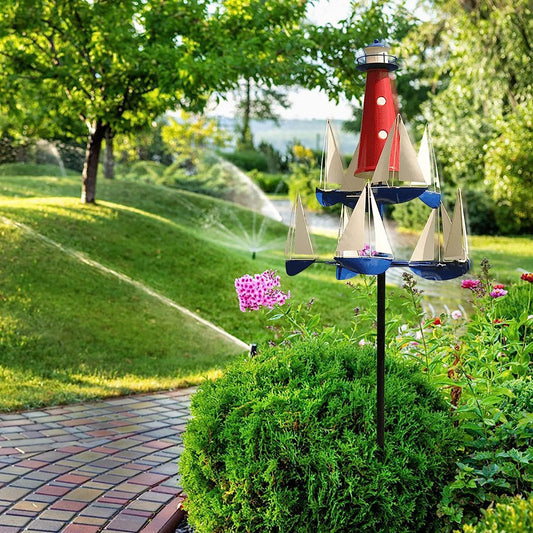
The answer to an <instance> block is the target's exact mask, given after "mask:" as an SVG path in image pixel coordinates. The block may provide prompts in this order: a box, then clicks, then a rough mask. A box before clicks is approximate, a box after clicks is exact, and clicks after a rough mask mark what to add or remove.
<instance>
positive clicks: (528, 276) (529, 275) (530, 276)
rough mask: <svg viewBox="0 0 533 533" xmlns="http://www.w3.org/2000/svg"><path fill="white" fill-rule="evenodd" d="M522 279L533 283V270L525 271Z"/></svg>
mask: <svg viewBox="0 0 533 533" xmlns="http://www.w3.org/2000/svg"><path fill="white" fill-rule="evenodd" d="M520 279H523V280H524V281H529V283H533V272H525V273H524V274H522V275H521V276H520Z"/></svg>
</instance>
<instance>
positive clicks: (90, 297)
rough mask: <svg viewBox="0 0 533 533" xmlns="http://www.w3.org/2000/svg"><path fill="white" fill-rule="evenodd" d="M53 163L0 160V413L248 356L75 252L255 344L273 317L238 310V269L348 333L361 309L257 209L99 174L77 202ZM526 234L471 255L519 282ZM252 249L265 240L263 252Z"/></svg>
mask: <svg viewBox="0 0 533 533" xmlns="http://www.w3.org/2000/svg"><path fill="white" fill-rule="evenodd" d="M53 171H54V169H53V168H49V169H45V170H43V168H31V167H29V166H23V167H21V166H10V167H7V168H6V167H4V168H2V167H0V237H1V238H0V251H1V254H2V255H1V259H2V260H1V261H0V342H1V344H0V410H11V409H20V408H25V407H34V406H42V405H52V404H58V403H65V402H72V401H78V400H80V399H87V398H97V397H105V396H112V395H119V394H126V393H130V392H141V391H150V390H161V389H164V388H173V387H180V386H185V385H189V384H195V383H198V382H199V381H200V380H201V379H203V378H204V377H205V376H206V375H214V374H216V373H217V372H220V371H221V370H222V369H223V368H224V366H225V365H226V364H227V362H229V361H230V360H232V359H233V358H234V357H236V356H239V354H241V353H242V352H243V350H242V345H239V344H236V343H233V342H231V341H230V340H228V339H227V338H225V337H223V336H220V335H219V334H217V333H216V332H214V331H213V330H212V329H209V328H206V327H205V326H204V325H201V324H199V323H198V322H197V321H195V320H193V319H191V318H189V317H187V316H185V315H183V314H182V313H181V312H180V311H178V310H177V309H175V308H173V307H170V306H169V305H167V304H165V303H164V302H162V301H161V300H159V299H157V298H155V297H153V296H150V295H148V294H146V293H145V292H143V291H142V290H139V288H137V287H135V286H132V285H131V284H130V283H128V282H126V281H124V280H121V279H119V278H117V277H116V276H114V275H110V274H108V273H105V272H103V271H102V270H98V269H95V268H94V266H91V264H90V263H87V262H83V261H81V260H80V255H78V256H76V255H75V254H81V259H83V258H87V259H90V260H91V261H95V262H98V263H99V264H100V265H102V267H105V268H108V269H111V270H113V271H115V272H117V273H119V274H124V275H126V276H128V277H129V278H131V279H132V280H135V281H136V282H139V283H141V284H144V285H145V286H147V287H148V288H149V289H152V290H155V291H157V292H158V293H159V294H161V295H163V296H165V297H167V298H170V299H171V300H172V301H174V302H176V303H177V304H179V305H180V306H183V307H185V308H187V309H189V310H190V311H192V312H193V313H195V314H197V315H198V316H200V317H202V318H204V319H206V320H209V321H211V322H213V323H214V324H216V325H217V326H219V327H221V328H223V329H224V330H226V331H227V332H229V333H230V334H231V335H234V336H235V337H237V338H238V339H241V340H242V341H244V342H245V343H247V344H248V343H252V342H258V343H260V345H261V344H264V343H266V342H268V340H270V339H273V338H274V336H275V332H273V331H272V330H271V329H267V327H266V326H268V325H269V322H268V319H267V317H266V316H265V314H264V313H261V312H253V313H241V312H240V311H239V309H238V302H237V297H236V294H235V289H234V279H235V278H236V277H240V276H242V275H244V274H254V273H258V272H262V271H264V270H266V269H270V268H273V269H277V270H278V272H279V273H280V274H281V275H282V288H283V290H290V291H291V295H292V296H291V302H292V305H297V304H299V303H306V302H308V301H309V300H311V299H312V298H314V299H315V303H314V305H313V310H314V312H315V313H318V314H320V315H321V317H322V322H321V324H322V325H336V326H339V327H341V328H343V329H344V330H346V331H349V329H350V324H351V322H352V320H353V312H352V310H353V308H354V307H356V306H361V305H364V302H363V303H361V301H359V300H358V299H357V298H356V297H355V296H354V295H353V293H352V290H351V289H350V287H348V286H347V285H346V284H345V283H343V282H338V281H336V280H335V279H334V271H333V270H332V269H331V267H327V266H324V265H315V266H314V267H312V268H310V269H309V270H307V271H305V272H304V273H302V274H300V275H299V276H297V277H296V278H290V277H288V276H286V275H285V273H284V258H283V249H284V242H285V236H286V231H287V230H286V227H285V226H283V225H282V224H280V223H277V222H274V221H271V220H270V219H263V218H262V217H260V216H259V215H257V214H255V213H254V212H252V211H250V210H247V209H243V208H241V207H239V206H237V205H234V204H230V203H227V202H223V201H219V200H216V199H213V198H209V197H205V196H200V195H196V194H192V193H187V192H185V191H180V190H175V189H168V188H165V187H160V186H155V185H150V184H146V183H140V182H126V181H110V180H104V179H102V178H101V179H100V181H99V184H98V191H97V198H98V203H97V205H82V204H81V203H80V201H79V193H80V177H79V175H68V176H65V177H57V176H50V175H39V174H43V173H44V174H51V173H53ZM5 172H7V173H8V174H9V175H3V174H4V173H5ZM26 172H32V173H34V174H36V175H34V176H28V175H24V173H26ZM12 222H16V223H17V224H24V225H25V226H27V227H29V228H30V229H31V230H33V231H34V232H36V233H32V232H31V231H30V232H28V231H27V230H25V229H24V227H21V226H20V225H13V224H12ZM39 236H44V237H45V238H46V239H49V241H46V240H43V239H42V238H41V237H39ZM254 236H255V237H254ZM50 241H51V242H50ZM251 241H255V242H253V243H252V244H250V243H251ZM316 241H317V245H318V249H319V251H322V252H324V253H325V252H326V251H329V252H331V250H334V249H335V242H334V240H332V239H329V238H326V237H317V239H316ZM527 242H530V241H529V239H528V238H526V237H524V238H517V239H509V238H507V239H501V238H500V239H494V238H491V239H490V240H487V239H485V240H484V241H483V240H479V242H478V246H479V248H478V249H477V250H474V260H475V263H476V264H478V263H479V260H480V259H481V257H483V256H484V255H488V257H489V258H490V259H491V260H496V264H497V265H498V266H499V268H501V270H500V271H499V273H500V274H502V276H501V278H500V279H501V280H502V281H504V279H506V278H509V279H512V278H513V276H514V277H516V268H517V267H521V268H523V269H525V270H530V271H531V270H533V258H532V253H531V249H530V247H529V246H528V245H527ZM54 243H55V244H54ZM496 244H497V245H498V246H497V247H496V246H495V245H496ZM252 247H256V248H258V249H259V250H260V251H259V252H258V253H257V257H256V259H253V258H252V253H251V248H252ZM68 252H72V253H68ZM509 252H511V253H509ZM356 279H357V278H356ZM394 292H395V291H394V290H392V289H389V290H388V303H389V305H391V306H392V307H393V308H395V309H396V311H397V312H400V311H399V310H400V309H401V307H402V303H403V302H402V300H400V299H399V298H395V297H394ZM396 292H399V289H398V290H396Z"/></svg>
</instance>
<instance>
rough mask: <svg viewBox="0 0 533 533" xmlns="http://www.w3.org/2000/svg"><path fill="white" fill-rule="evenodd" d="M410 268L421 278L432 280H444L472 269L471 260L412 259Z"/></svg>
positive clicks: (456, 276)
mask: <svg viewBox="0 0 533 533" xmlns="http://www.w3.org/2000/svg"><path fill="white" fill-rule="evenodd" d="M409 268H410V269H411V270H412V271H413V272H414V273H415V274H416V275H417V276H420V277H421V278H424V279H429V280H432V281H444V280H447V279H455V278H458V277H460V276H463V275H464V274H466V273H467V272H468V271H469V270H470V261H469V260H467V261H446V262H441V263H432V262H430V261H411V262H410V263H409Z"/></svg>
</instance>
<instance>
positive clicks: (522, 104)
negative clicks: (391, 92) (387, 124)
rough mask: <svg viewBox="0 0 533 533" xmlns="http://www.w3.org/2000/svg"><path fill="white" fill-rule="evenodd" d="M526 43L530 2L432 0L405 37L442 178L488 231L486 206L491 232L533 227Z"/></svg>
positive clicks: (530, 40)
mask: <svg viewBox="0 0 533 533" xmlns="http://www.w3.org/2000/svg"><path fill="white" fill-rule="evenodd" d="M532 44H533V17H532V5H531V2H530V1H529V0H491V1H488V0H463V1H462V2H453V1H449V0H436V1H435V2H433V16H432V18H431V20H430V21H428V22H426V23H424V24H422V25H420V26H418V27H417V29H416V30H415V31H413V32H412V33H411V35H409V36H408V38H406V39H405V40H404V42H403V45H404V48H405V50H406V52H410V53H412V54H414V57H415V58H416V60H415V61H412V62H411V64H410V76H411V77H410V79H409V84H410V89H411V96H413V94H414V93H415V91H416V90H419V93H418V99H417V98H414V99H413V100H414V101H416V102H417V105H418V110H419V111H420V115H419V117H418V118H419V119H422V117H423V119H425V120H428V121H429V122H430V123H431V125H432V131H433V139H434V142H435V145H436V148H437V152H438V153H437V155H438V158H439V161H440V162H441V163H442V165H443V169H444V179H445V180H446V181H447V183H449V184H450V185H453V186H456V185H459V186H462V187H465V188H466V192H467V198H468V197H469V199H470V202H469V210H470V211H471V213H472V215H473V217H474V218H478V219H480V220H481V221H482V222H483V224H484V228H485V230H488V229H489V228H488V227H487V225H486V222H487V217H488V216H489V214H490V213H489V212H493V214H494V217H495V220H494V223H493V226H492V231H495V230H496V228H498V230H499V231H501V232H505V233H517V232H533V219H532V218H531V216H530V213H531V211H532V210H533V173H532V170H531V168H532V165H531V163H532V159H531V158H532V155H531V154H533V128H532V127H531V125H532V120H533V103H532V100H531V93H532V89H533V71H532V69H531V57H532ZM415 76H416V78H415ZM415 80H416V83H415ZM409 84H406V85H404V87H403V88H409ZM406 86H407V87H406ZM491 203H492V207H491V206H490V204H491ZM480 206H482V207H480ZM480 209H481V211H480Z"/></svg>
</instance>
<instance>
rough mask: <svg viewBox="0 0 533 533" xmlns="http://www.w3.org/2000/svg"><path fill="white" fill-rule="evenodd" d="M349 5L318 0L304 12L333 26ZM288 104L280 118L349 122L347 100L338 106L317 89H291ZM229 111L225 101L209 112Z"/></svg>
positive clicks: (344, 1) (336, 0)
mask: <svg viewBox="0 0 533 533" xmlns="http://www.w3.org/2000/svg"><path fill="white" fill-rule="evenodd" d="M350 6H351V1H350V0H319V1H318V2H316V3H315V4H314V5H313V6H311V7H310V8H309V9H308V12H307V16H308V18H309V19H310V20H311V21H312V22H318V21H320V22H321V23H322V24H325V23H327V22H329V23H331V24H335V23H337V22H338V21H339V20H342V19H344V18H346V17H347V16H348V14H349V13H350ZM289 102H290V107H289V108H288V109H280V115H281V117H282V118H291V119H311V118H319V119H326V118H330V119H335V120H350V118H351V117H352V112H351V109H350V105H349V102H348V101H346V100H345V99H344V100H343V101H342V102H340V103H339V104H335V102H330V101H329V100H328V97H327V96H326V95H325V94H324V93H323V92H320V91H318V90H313V91H310V90H304V89H291V90H290V92H289ZM233 110H234V102H233V101H231V100H228V101H227V102H220V103H219V104H218V105H217V106H216V109H213V113H214V114H217V115H224V116H233V114H234V113H233Z"/></svg>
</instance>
